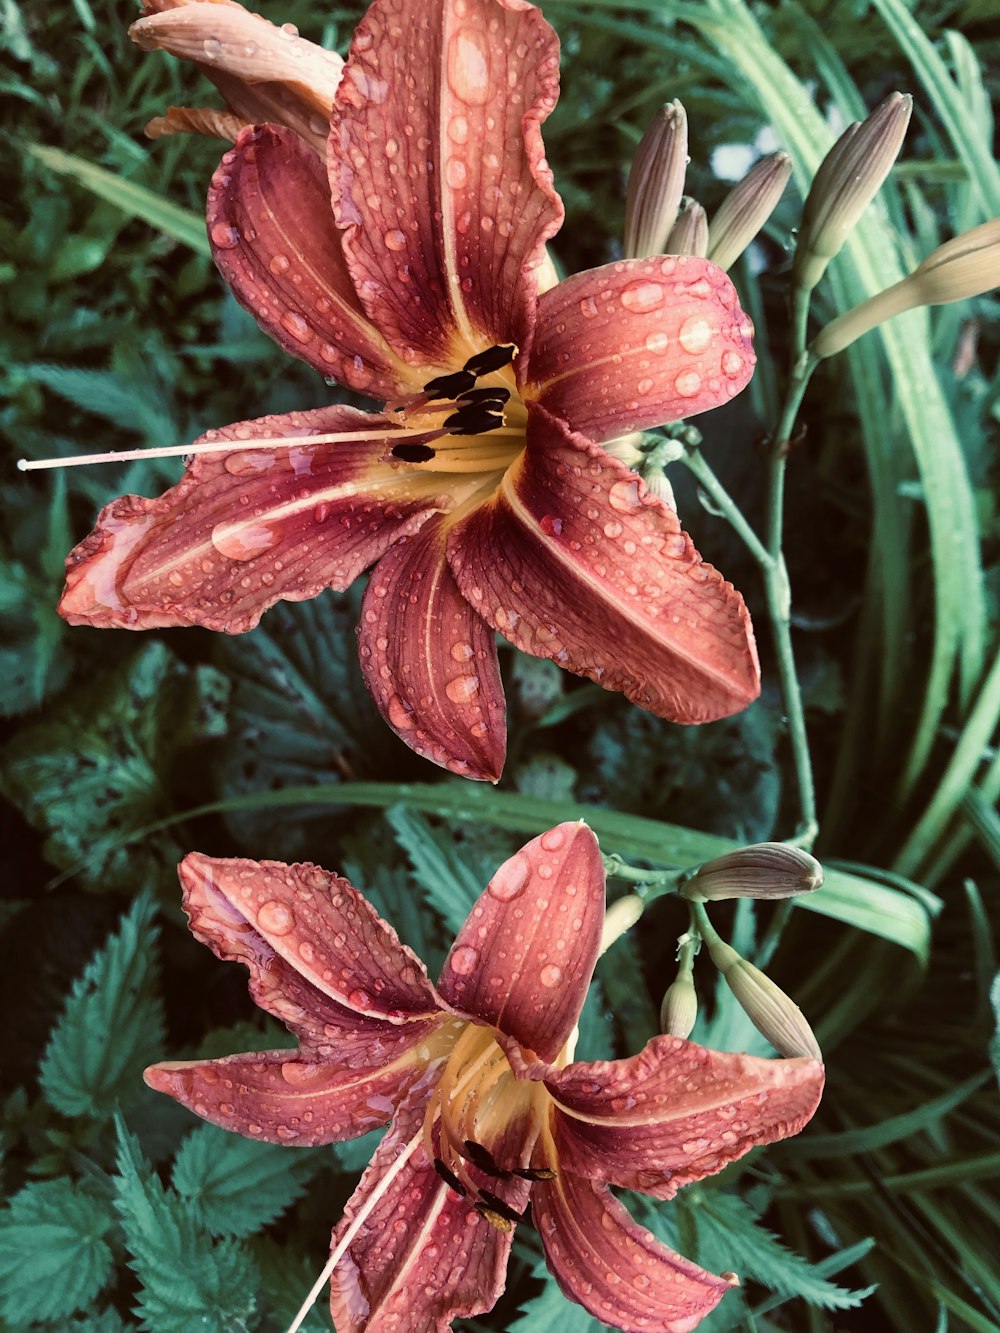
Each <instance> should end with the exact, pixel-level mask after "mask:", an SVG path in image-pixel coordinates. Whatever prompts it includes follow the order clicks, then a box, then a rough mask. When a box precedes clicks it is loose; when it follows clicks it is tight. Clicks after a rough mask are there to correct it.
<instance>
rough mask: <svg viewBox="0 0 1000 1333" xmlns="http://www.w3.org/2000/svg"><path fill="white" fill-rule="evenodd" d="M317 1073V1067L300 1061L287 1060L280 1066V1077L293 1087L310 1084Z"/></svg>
mask: <svg viewBox="0 0 1000 1333" xmlns="http://www.w3.org/2000/svg"><path fill="white" fill-rule="evenodd" d="M318 1073H319V1065H317V1064H307V1063H305V1062H304V1061H302V1060H288V1061H286V1063H285V1064H283V1065H282V1066H281V1077H282V1078H283V1079H284V1080H285V1082H286V1083H291V1084H292V1086H293V1087H301V1085H302V1084H303V1083H311V1082H312V1080H313V1079H314V1078H315V1077H316V1075H317V1074H318Z"/></svg>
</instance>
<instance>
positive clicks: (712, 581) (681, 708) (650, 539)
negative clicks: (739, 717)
mask: <svg viewBox="0 0 1000 1333" xmlns="http://www.w3.org/2000/svg"><path fill="white" fill-rule="evenodd" d="M448 560H449V563H450V564H451V568H452V572H453V574H454V575H455V579H456V582H457V583H458V586H459V588H460V589H461V591H462V593H463V594H464V595H465V596H466V597H467V598H468V599H469V601H470V602H471V604H472V606H473V607H474V608H475V610H477V611H478V612H479V613H480V615H482V617H483V618H484V620H486V621H487V622H488V623H489V624H491V625H492V626H493V627H494V629H496V630H499V632H500V633H501V634H503V635H504V637H505V638H507V639H509V640H510V641H511V643H514V644H516V645H517V647H518V648H522V649H523V650H524V651H525V652H528V653H533V654H534V656H536V657H548V658H551V659H552V660H553V661H554V662H557V663H558V664H559V665H560V666H562V667H565V668H566V669H567V670H568V671H573V672H575V673H576V674H577V675H580V676H589V677H590V679H591V680H595V681H597V682H598V684H600V685H603V686H604V687H605V688H606V689H609V690H621V691H622V692H623V693H624V694H625V695H627V697H628V698H629V699H631V700H632V702H633V703H637V704H639V705H640V706H641V707H642V708H648V709H649V710H650V712H653V713H657V714H658V715H659V716H660V717H666V718H669V719H670V720H671V721H674V722H710V721H714V720H715V719H716V718H719V717H726V716H728V715H729V714H730V713H735V712H738V711H739V710H740V709H742V708H745V707H746V706H747V704H749V703H751V702H752V700H753V699H755V698H756V696H757V694H758V693H759V692H760V668H759V666H758V662H757V651H756V647H755V645H754V639H753V630H752V628H751V625H750V617H749V615H748V614H747V609H746V606H745V605H744V603H743V598H742V597H741V596H740V595H739V593H738V592H736V590H735V589H734V588H733V586H732V585H731V584H730V583H727V582H726V581H725V580H724V579H723V577H722V575H721V574H719V573H718V571H717V570H715V569H713V568H712V566H711V565H708V564H705V563H704V562H703V561H702V559H701V557H700V556H699V554H698V552H697V551H696V550H695V549H694V546H693V545H692V544H691V539H690V538H689V537H688V536H687V534H686V533H684V532H683V531H682V529H681V527H680V524H679V522H678V519H677V515H676V514H675V513H674V511H673V510H672V509H671V508H670V507H669V506H668V505H666V504H664V503H663V502H662V501H661V500H658V499H656V498H655V497H654V496H653V495H650V494H649V493H648V492H647V490H646V487H645V486H644V485H643V483H642V481H641V480H640V479H639V477H638V476H636V474H635V473H634V472H630V471H629V470H628V468H627V467H626V466H625V465H624V463H622V462H621V461H620V460H618V459H616V458H612V457H610V456H609V455H608V454H606V453H605V452H604V451H603V450H602V449H600V448H599V447H598V446H596V445H592V444H590V443H589V442H588V441H587V440H585V439H583V437H581V436H579V435H573V434H572V433H571V432H570V431H568V430H567V429H566V428H565V427H564V426H563V424H562V423H561V422H560V421H558V420H557V419H556V418H554V417H551V416H549V414H548V413H546V412H545V411H544V409H542V408H538V407H535V408H534V409H533V410H532V412H531V414H530V416H529V420H528V447H527V449H526V450H525V452H524V453H523V454H522V455H521V457H520V459H519V461H518V462H517V463H515V464H514V465H513V466H512V467H511V468H509V469H508V471H507V474H506V475H505V477H504V479H503V481H502V483H501V485H500V487H499V489H498V491H497V493H496V495H495V496H494V497H493V499H492V500H491V501H490V502H488V503H487V504H483V505H481V506H480V507H479V508H478V509H476V510H475V511H473V512H472V513H471V514H469V515H468V516H467V517H466V518H464V519H461V520H460V521H458V522H457V523H456V524H455V525H454V527H452V529H451V532H450V537H449V542H448Z"/></svg>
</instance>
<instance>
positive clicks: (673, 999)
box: [660, 973, 698, 1037]
mask: <svg viewBox="0 0 1000 1333" xmlns="http://www.w3.org/2000/svg"><path fill="white" fill-rule="evenodd" d="M697 1017H698V992H697V991H696V990H695V988H694V982H693V981H692V980H691V975H690V973H687V974H685V973H681V975H680V976H679V977H678V978H677V980H676V981H675V982H673V983H672V984H671V985H670V986H668V987H667V991H666V994H665V995H664V997H663V1003H662V1004H661V1005H660V1031H661V1032H662V1033H663V1034H664V1035H665V1036H667V1037H689V1036H690V1035H691V1029H692V1028H693V1027H694V1024H695V1019H696V1018H697Z"/></svg>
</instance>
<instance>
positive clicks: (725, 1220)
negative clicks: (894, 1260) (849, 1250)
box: [690, 1190, 872, 1310]
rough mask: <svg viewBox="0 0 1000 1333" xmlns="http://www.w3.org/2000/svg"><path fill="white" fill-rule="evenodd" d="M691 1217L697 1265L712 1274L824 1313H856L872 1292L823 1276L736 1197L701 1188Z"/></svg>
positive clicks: (719, 1191)
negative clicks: (747, 1281) (729, 1273)
mask: <svg viewBox="0 0 1000 1333" xmlns="http://www.w3.org/2000/svg"><path fill="white" fill-rule="evenodd" d="M693 1202H694V1201H693V1200H691V1201H690V1203H691V1204H693ZM691 1215H692V1217H693V1219H694V1222H695V1226H696V1228H697V1234H698V1262H699V1263H701V1264H703V1265H704V1266H705V1267H706V1268H709V1269H712V1270H713V1271H715V1272H721V1271H724V1270H727V1269H733V1270H735V1271H736V1272H737V1273H739V1274H740V1276H744V1275H745V1276H747V1277H752V1278H753V1279H754V1280H755V1281H756V1282H759V1283H761V1285H762V1286H765V1287H769V1288H770V1289H771V1290H772V1291H776V1292H778V1293H779V1294H780V1295H782V1296H789V1297H790V1296H798V1297H801V1298H802V1299H803V1300H806V1301H808V1302H809V1304H810V1305H818V1306H819V1307H820V1308H821V1309H824V1310H853V1309H856V1308H857V1307H858V1306H859V1305H860V1304H861V1302H862V1301H863V1300H864V1298H865V1297H866V1296H868V1295H870V1294H871V1290H872V1289H871V1288H870V1289H868V1290H866V1291H848V1290H847V1289H846V1288H845V1287H838V1286H837V1284H836V1283H835V1282H831V1281H830V1280H829V1278H825V1277H823V1276H821V1275H820V1274H819V1273H817V1272H816V1270H815V1267H814V1265H813V1264H810V1263H809V1261H808V1260H807V1259H804V1258H803V1257H802V1256H801V1255H800V1254H795V1253H794V1251H792V1250H789V1249H787V1248H786V1247H785V1246H784V1245H782V1243H781V1241H779V1240H778V1238H777V1237H776V1236H774V1235H773V1234H772V1233H771V1232H770V1231H768V1230H766V1229H765V1228H764V1227H762V1226H761V1225H760V1223H759V1222H758V1221H757V1218H756V1215H755V1214H754V1212H753V1210H752V1209H751V1208H750V1207H749V1206H748V1205H747V1204H746V1203H745V1202H744V1201H743V1200H742V1199H741V1198H739V1196H738V1195H735V1194H725V1193H723V1192H722V1191H721V1190H701V1191H699V1192H698V1195H697V1204H696V1206H694V1207H693V1210H692V1213H691Z"/></svg>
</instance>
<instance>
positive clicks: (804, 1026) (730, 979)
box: [705, 935, 823, 1060]
mask: <svg viewBox="0 0 1000 1333" xmlns="http://www.w3.org/2000/svg"><path fill="white" fill-rule="evenodd" d="M705 942H706V944H707V945H708V951H709V953H710V954H711V956H712V962H713V963H714V964H715V966H716V967H717V968H718V969H719V971H720V972H721V973H722V976H723V978H724V979H725V982H726V985H727V986H728V987H729V989H730V990H731V991H732V993H733V995H734V996H735V997H736V1001H737V1003H738V1004H739V1006H740V1008H741V1009H742V1010H743V1012H744V1013H745V1014H746V1016H747V1017H748V1018H749V1019H750V1022H751V1023H752V1024H753V1025H754V1027H755V1028H756V1029H757V1031H758V1032H759V1033H760V1034H761V1036H763V1037H766V1038H767V1040H768V1041H769V1042H770V1043H771V1045H772V1046H773V1047H774V1049H775V1050H776V1051H778V1052H779V1053H780V1054H781V1055H787V1056H792V1057H795V1056H807V1057H808V1058H810V1059H812V1060H822V1059H823V1053H822V1051H821V1050H820V1049H819V1045H818V1044H817V1042H816V1038H815V1037H814V1036H813V1030H812V1028H811V1027H810V1026H809V1024H808V1023H807V1022H806V1020H805V1015H804V1014H803V1013H802V1010H801V1009H800V1008H799V1006H798V1005H797V1004H794V1003H793V1002H792V1001H791V1000H790V999H789V998H788V996H787V995H786V994H785V992H784V991H783V990H782V989H781V987H780V986H776V985H775V984H774V982H773V981H772V980H771V978H770V977H768V976H765V974H764V973H763V972H762V971H761V970H760V968H758V967H754V965H753V964H752V963H748V962H747V960H746V959H745V958H741V957H740V955H739V954H738V953H737V952H736V950H735V949H734V948H732V947H731V946H730V945H728V944H725V943H724V942H723V941H722V940H720V939H719V937H718V936H717V935H716V936H715V938H714V939H712V938H708V939H706V941H705Z"/></svg>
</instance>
